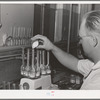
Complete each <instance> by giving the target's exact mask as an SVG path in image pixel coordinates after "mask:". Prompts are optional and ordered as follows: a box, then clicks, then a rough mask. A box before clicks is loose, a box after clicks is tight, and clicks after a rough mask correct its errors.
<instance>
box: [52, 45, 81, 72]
mask: <svg viewBox="0 0 100 100" xmlns="http://www.w3.org/2000/svg"><path fill="white" fill-rule="evenodd" d="M51 51H52V53H53V54H54V56H55V57H56V58H57V60H58V61H59V62H60V63H61V64H63V65H64V66H65V67H67V68H69V69H71V70H73V71H76V72H79V71H78V68H77V65H78V59H77V58H76V57H74V56H73V55H71V54H69V53H67V52H65V51H63V50H61V49H60V48H58V47H56V46H55V45H54V46H53V48H52V49H51Z"/></svg>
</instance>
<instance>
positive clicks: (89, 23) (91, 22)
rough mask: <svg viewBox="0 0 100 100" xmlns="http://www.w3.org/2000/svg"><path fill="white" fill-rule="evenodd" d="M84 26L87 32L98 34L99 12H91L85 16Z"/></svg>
mask: <svg viewBox="0 0 100 100" xmlns="http://www.w3.org/2000/svg"><path fill="white" fill-rule="evenodd" d="M83 19H85V20H86V22H85V26H86V28H87V29H88V30H89V31H92V32H94V31H95V32H96V33H100V10H96V11H91V12H88V13H86V14H85V16H84V17H83Z"/></svg>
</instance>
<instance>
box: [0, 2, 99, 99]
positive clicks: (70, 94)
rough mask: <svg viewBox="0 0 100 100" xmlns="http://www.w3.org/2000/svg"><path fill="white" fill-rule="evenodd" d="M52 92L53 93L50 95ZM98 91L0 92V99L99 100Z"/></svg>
mask: <svg viewBox="0 0 100 100" xmlns="http://www.w3.org/2000/svg"><path fill="white" fill-rule="evenodd" d="M0 3H1V4H15V3H17V4H41V3H46V4H99V3H100V1H9V2H6V1H0ZM52 92H53V93H52ZM99 98H100V91H99V90H93V91H92V90H0V99H99Z"/></svg>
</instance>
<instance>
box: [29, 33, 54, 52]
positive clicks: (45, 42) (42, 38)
mask: <svg viewBox="0 0 100 100" xmlns="http://www.w3.org/2000/svg"><path fill="white" fill-rule="evenodd" d="M31 40H32V41H33V42H34V41H36V40H39V42H41V43H40V44H39V46H38V47H37V48H38V49H40V48H41V49H46V50H52V49H53V46H54V45H53V43H52V42H51V41H50V40H49V39H48V38H47V37H45V36H42V35H36V36H34V37H33V38H31Z"/></svg>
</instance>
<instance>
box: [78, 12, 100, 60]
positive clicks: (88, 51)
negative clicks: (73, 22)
mask: <svg viewBox="0 0 100 100" xmlns="http://www.w3.org/2000/svg"><path fill="white" fill-rule="evenodd" d="M79 36H80V37H81V40H80V42H81V44H82V47H83V50H84V53H85V55H86V56H87V57H89V58H90V59H92V60H94V59H95V58H96V59H97V58H98V59H99V57H97V53H100V11H91V12H88V13H86V14H85V15H84V17H83V19H82V23H81V26H80V31H79ZM98 55H99V54H98ZM99 60H100V59H99Z"/></svg>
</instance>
